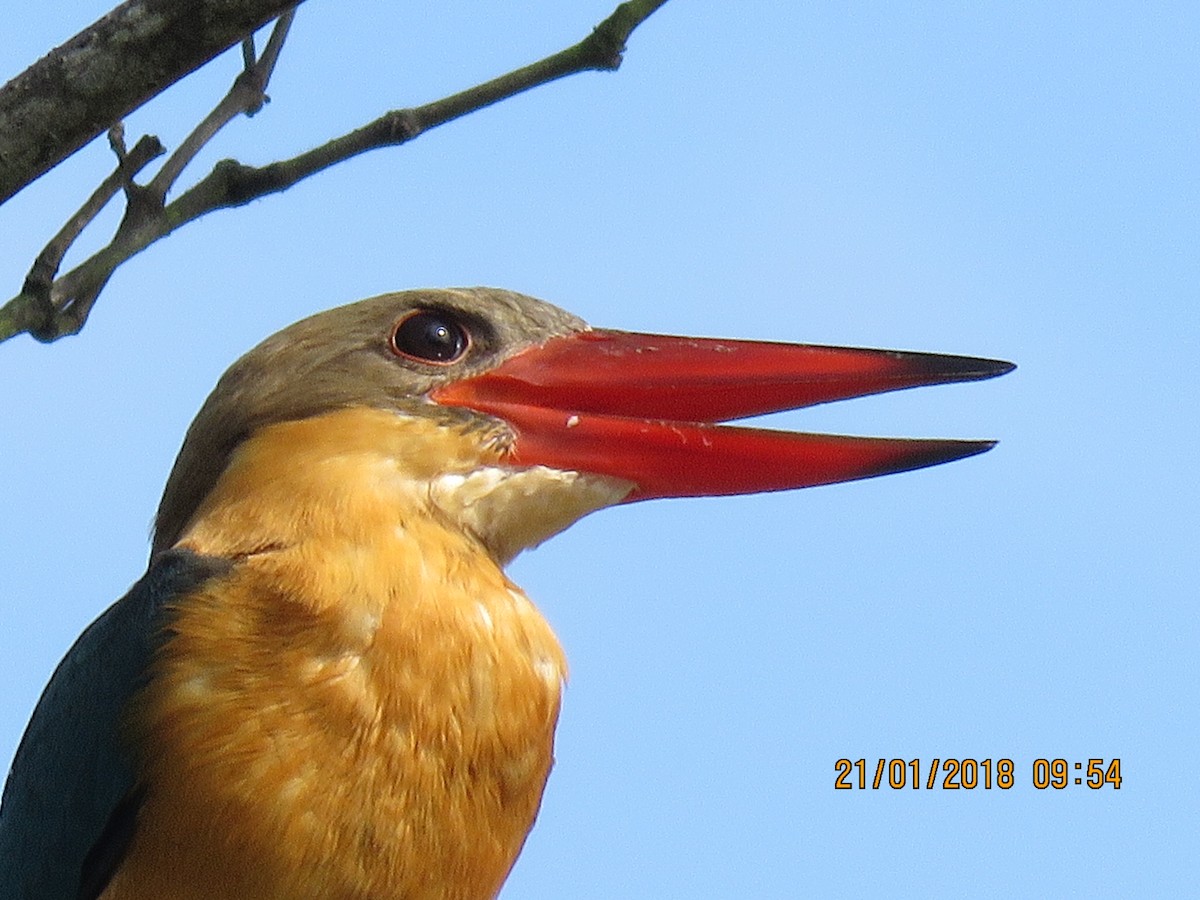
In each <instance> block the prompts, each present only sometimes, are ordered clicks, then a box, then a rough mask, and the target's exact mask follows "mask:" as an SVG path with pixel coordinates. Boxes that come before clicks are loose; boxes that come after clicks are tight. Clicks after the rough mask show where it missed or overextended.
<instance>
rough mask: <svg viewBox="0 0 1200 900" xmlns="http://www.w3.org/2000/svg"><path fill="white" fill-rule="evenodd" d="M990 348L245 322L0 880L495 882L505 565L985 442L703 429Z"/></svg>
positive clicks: (464, 298)
mask: <svg viewBox="0 0 1200 900" xmlns="http://www.w3.org/2000/svg"><path fill="white" fill-rule="evenodd" d="M1010 368H1012V366H1011V365H1010V364H1008V363H1004V362H998V361H993V360H983V359H973V358H969V357H961V356H943V355H934V354H921V353H907V352H906V353H899V352H887V351H879V350H860V349H848V348H837V347H817V346H809V345H800V344H782V343H766V342H747V341H723V340H712V339H693V338H679V337H665V336H660V335H646V334H634V333H629V332H621V331H607V330H600V329H592V328H590V327H589V326H588V325H587V324H585V323H584V322H583V321H581V320H580V319H578V318H576V317H575V316H572V315H570V314H569V313H566V312H564V311H562V310H560V309H558V308H556V307H553V306H550V305H549V304H547V303H543V302H541V301H538V300H534V299H532V298H529V297H525V296H522V295H520V294H514V293H510V292H507V291H501V290H494V289H484V288H474V289H461V290H425V291H408V292H403V293H394V294H387V295H384V296H381V297H375V298H374V299H370V300H364V301H361V302H359V303H354V304H351V305H349V306H343V307H341V308H338V309H333V310H330V311H327V312H323V313H320V314H318V315H315V316H313V317H311V318H309V319H305V320H304V321H301V322H298V323H296V324H295V325H292V326H291V327H289V328H286V329H284V330H283V331H281V332H279V333H278V334H276V335H274V336H273V337H270V338H268V339H267V340H266V341H264V342H263V343H262V344H260V345H259V346H258V347H257V348H255V349H254V350H252V351H250V353H248V354H247V355H245V356H244V357H242V358H241V359H240V360H238V361H237V362H236V363H234V365H233V366H232V368H230V369H229V371H228V372H226V374H225V375H224V376H223V377H222V378H221V380H220V381H219V383H218V384H217V387H216V389H215V390H214V391H213V393H212V395H211V396H210V397H209V398H208V400H207V402H205V404H204V406H203V408H202V409H201V410H200V413H199V415H198V416H197V417H196V420H195V422H194V423H193V424H192V426H191V428H190V429H189V431H188V433H187V437H186V439H185V440H184V442H183V447H182V449H181V450H180V453H179V457H178V459H177V460H176V462H175V466H174V469H173V470H172V472H171V475H170V477H169V479H168V481H167V485H166V490H165V492H164V494H163V498H162V502H161V505H160V506H159V509H158V514H157V517H156V520H155V528H154V538H153V547H152V553H151V559H150V565H149V569H148V571H147V572H146V574H145V575H144V576H143V577H142V579H141V580H140V581H138V582H137V583H136V584H135V585H134V586H133V587H132V588H131V589H130V591H129V593H128V594H126V595H125V596H124V597H123V598H122V599H120V600H119V601H117V603H116V604H114V605H113V606H112V607H111V608H109V609H108V611H107V612H105V613H104V614H103V615H101V616H100V618H98V619H97V620H96V621H95V622H94V623H93V624H92V625H91V626H90V627H89V628H88V629H87V630H86V631H84V633H83V635H82V636H81V637H80V638H79V639H78V641H76V643H75V645H74V646H73V647H72V648H71V650H70V651H69V652H68V653H67V655H66V658H65V659H64V660H63V661H62V663H61V664H60V665H59V667H58V669H57V671H56V672H55V673H54V676H53V678H52V679H51V681H50V684H49V686H48V687H47V688H46V690H45V692H44V693H43V695H42V698H41V700H40V702H39V703H38V705H37V708H36V710H35V711H34V714H33V718H32V720H31V721H30V724H29V727H28V729H27V730H26V732H25V736H24V738H23V740H22V742H21V745H20V748H19V749H18V751H17V755H16V759H15V760H14V762H13V766H12V771H11V773H10V775H9V777H8V781H7V784H6V785H5V788H4V795H3V806H2V807H0V895H2V896H3V897H4V898H6V900H18V898H36V900H48V898H55V900H58V898H71V900H76V898H86V900H94V898H103V900H184V898H196V900H200V898H205V900H225V898H228V900H257V898H280V900H283V898H287V900H297V898H329V900H350V898H363V900H365V898H372V900H387V898H404V900H435V898H436V900H478V898H490V897H494V896H495V895H496V894H497V893H498V892H499V890H500V887H501V885H502V883H503V882H504V879H505V877H506V875H507V874H508V871H509V869H510V868H511V867H512V865H513V862H514V861H515V860H516V857H517V854H518V853H519V852H520V850H521V845H522V843H523V842H524V840H525V836H526V834H527V833H528V831H529V829H530V827H531V826H532V824H533V821H534V818H535V816H536V814H537V810H538V806H539V803H540V801H541V796H542V790H543V787H544V786H545V783H546V778H547V776H548V774H549V772H550V766H551V762H552V755H553V742H554V728H555V723H556V721H557V718H558V711H559V700H560V694H561V688H562V683H563V679H564V677H565V673H566V663H565V660H564V656H563V651H562V649H561V648H560V647H559V645H558V642H557V641H556V640H555V637H554V634H553V633H552V632H551V630H550V627H549V625H548V624H547V623H546V621H545V620H544V619H543V618H542V616H541V615H540V614H539V613H538V611H537V609H536V608H535V607H534V606H533V604H532V603H531V602H530V601H529V600H528V599H527V598H526V596H525V595H524V594H523V593H522V592H521V590H520V589H519V588H518V587H517V586H516V585H514V584H513V583H512V582H511V581H509V580H508V578H507V577H506V576H505V574H504V566H505V565H506V564H507V563H508V562H509V561H510V560H511V559H512V558H513V557H514V556H516V555H517V554H518V553H519V552H520V551H521V550H522V549H524V548H526V547H531V546H533V545H535V544H537V543H539V542H541V541H543V540H545V539H546V538H548V537H550V536H551V535H553V534H555V533H557V532H559V531H561V530H562V529H564V528H566V527H567V526H568V525H570V524H571V523H572V522H574V521H575V520H576V519H578V518H580V517H581V516H584V515H586V514H587V513H589V512H592V511H594V510H597V509H600V508H602V507H605V506H611V505H613V504H618V503H628V502H631V501H635V500H646V499H651V498H655V497H678V496H701V495H713V494H743V493H752V492H756V491H773V490H782V489H787V488H797V487H804V486H807V485H817V484H828V483H831V482H837V481H847V480H850V479H855V478H866V477H869V476H873V475H882V474H887V473H890V472H899V471H904V470H907V469H914V468H918V467H921V466H929V465H934V464H936V463H942V462H947V461H949V460H953V459H958V458H960V457H964V456H968V455H971V454H974V453H979V452H981V451H983V450H987V449H988V448H989V447H991V446H992V444H991V442H987V441H953V440H899V439H883V438H859V437H835V436H829V435H812V434H790V433H783V432H778V431H768V430H763V429H755V428H743V427H732V426H728V425H720V424H717V423H721V422H725V421H728V420H732V419H738V418H742V417H747V416H753V415H757V414H760V413H765V412H770V411H774V410H781V409H792V408H797V407H802V406H807V405H810V404H815V403H823V402H826V401H830V400H837V399H842V398H847V397H855V396H861V395H865V394H874V393H879V392H882V391H890V390H895V389H898V388H907V387H913V386H917V385H927V384H933V383H939V382H954V381H967V380H973V379H982V378H990V377H992V376H995V375H999V374H1002V373H1004V372H1006V371H1008V370H1009V369H1010Z"/></svg>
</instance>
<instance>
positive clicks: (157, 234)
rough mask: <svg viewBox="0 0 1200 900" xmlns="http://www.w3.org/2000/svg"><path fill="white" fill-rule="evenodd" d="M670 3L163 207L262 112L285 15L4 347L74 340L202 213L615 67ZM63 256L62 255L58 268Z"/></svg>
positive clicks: (11, 310) (636, 1)
mask: <svg viewBox="0 0 1200 900" xmlns="http://www.w3.org/2000/svg"><path fill="white" fill-rule="evenodd" d="M664 3H666V0H629V2H626V3H622V4H621V5H620V6H618V7H617V9H616V10H615V11H614V12H613V13H612V15H610V16H609V17H608V18H607V19H605V20H604V21H603V22H601V23H600V24H599V25H597V26H596V28H595V29H594V30H593V31H592V33H591V34H590V35H588V36H587V37H586V38H584V39H583V40H582V41H580V42H579V43H578V44H575V45H574V46H572V47H568V48H567V49H566V50H562V51H560V52H558V53H555V54H553V55H551V56H548V57H546V58H545V59H543V60H540V61H539V62H536V63H533V64H532V65H529V66H525V67H523V68H520V69H517V70H515V71H513V72H509V73H508V74H507V75H502V76H500V77H499V78H495V79H493V80H491V81H488V82H485V83H483V84H480V85H477V86H475V87H473V88H470V89H468V90H465V91H462V92H461V93H458V94H454V95H452V96H450V97H446V98H444V99H441V100H437V101H434V102H433V103H429V104H426V105H424V106H418V107H413V108H410V109H400V110H393V111H391V112H388V113H385V114H384V115H383V116H380V117H379V118H378V119H376V120H375V121H374V122H371V123H369V124H367V125H365V126H363V127H362V128H358V129H356V130H354V131H352V132H350V133H348V134H345V135H342V136H341V137H337V138H334V139H333V140H331V141H329V142H328V143H326V144H323V145H321V146H320V147H317V148H315V149H313V150H310V151H308V152H306V153H302V154H300V155H299V156H296V157H293V158H292V159H288V160H282V161H279V162H275V163H271V164H269V165H266V166H262V167H253V166H247V165H243V164H242V163H239V162H237V161H236V160H223V161H221V162H219V163H218V164H217V165H216V166H214V168H213V170H212V171H211V172H210V173H209V174H208V175H207V176H205V177H204V178H203V179H202V180H201V181H200V182H199V183H197V184H196V185H195V186H193V187H192V188H191V189H190V190H188V191H186V192H185V193H184V194H183V195H182V196H180V197H179V198H178V199H177V200H174V201H173V202H171V203H170V204H167V205H165V206H164V200H165V196H166V194H167V192H168V191H169V190H170V188H171V186H172V185H173V184H174V183H175V181H176V180H177V179H178V177H179V175H180V173H181V172H182V171H183V169H184V168H185V167H186V165H187V164H188V163H189V162H190V161H191V160H192V158H194V156H195V154H196V153H197V152H198V151H199V149H200V148H201V147H202V146H203V145H204V144H205V143H206V142H207V141H208V140H209V139H211V138H212V136H213V135H214V134H216V132H217V130H219V129H220V128H221V127H222V126H223V125H224V124H225V123H227V122H228V121H230V119H232V118H233V117H234V116H235V115H237V114H238V113H239V112H246V113H247V114H253V113H254V112H255V111H257V109H258V108H259V107H260V106H261V105H262V102H263V100H264V99H265V94H264V89H265V87H266V83H267V80H268V79H269V77H270V73H271V70H272V69H273V67H274V64H275V60H276V58H277V57H278V53H279V48H280V46H281V45H282V42H283V37H284V36H285V35H286V33H287V27H288V24H290V14H289V15H288V16H286V17H284V18H281V20H280V21H279V23H277V25H276V28H275V30H274V32H273V33H272V36H271V39H270V41H269V42H268V45H267V48H266V50H264V53H263V56H262V58H261V59H258V60H255V59H254V55H253V49H252V47H249V48H248V49H247V68H246V71H245V72H243V73H242V75H240V76H239V77H238V79H237V81H235V83H234V85H233V87H232V88H231V89H230V92H229V94H228V95H226V97H225V98H224V99H223V100H222V101H221V103H220V104H218V106H217V107H216V109H214V110H213V112H212V113H210V114H209V115H208V116H207V117H206V118H205V120H204V121H203V122H202V123H201V124H200V125H199V126H197V128H196V129H195V130H194V131H193V133H192V134H191V135H189V137H188V138H187V139H186V140H185V141H184V143H183V145H182V146H181V147H180V148H179V149H178V150H177V151H176V152H175V153H174V154H173V155H172V156H171V157H170V158H169V159H168V160H167V162H166V163H165V164H164V166H163V168H162V169H161V170H160V171H159V172H158V174H157V175H155V176H154V178H153V179H152V180H151V181H150V183H149V184H148V185H146V186H144V187H143V186H139V185H136V184H132V183H129V184H128V186H127V189H126V196H127V198H128V205H127V208H126V213H125V217H124V219H123V220H122V222H121V225H120V227H119V228H118V230H117V233H116V235H115V236H114V237H113V240H112V241H111V243H110V244H109V245H108V246H107V247H105V248H104V249H103V250H100V251H99V252H98V253H96V254H95V255H93V256H92V257H90V258H89V259H87V260H86V261H84V262H83V263H81V264H80V265H78V266H77V267H76V268H74V269H72V270H71V271H70V272H68V273H67V274H65V275H63V276H61V277H59V278H57V280H54V281H53V282H52V283H48V282H47V280H46V278H45V271H44V268H43V270H40V271H41V277H40V278H39V279H34V278H33V277H32V275H33V273H31V277H30V278H29V279H27V280H26V284H25V287H24V288H23V289H22V291H21V293H20V294H18V295H17V296H16V297H14V298H13V299H11V300H10V301H9V302H8V303H6V304H5V305H4V306H3V307H0V341H4V340H7V339H8V338H10V337H13V336H15V335H17V334H21V333H28V334H31V335H32V336H33V337H35V338H37V339H38V340H41V341H53V340H56V339H58V338H60V337H63V336H65V335H68V334H75V333H77V332H78V331H79V329H80V328H82V327H83V324H84V322H85V321H86V319H87V316H88V313H89V312H90V311H91V308H92V305H93V304H94V303H95V300H96V297H97V296H98V295H99V293H100V291H101V289H102V288H103V287H104V285H105V284H106V283H107V282H108V279H109V278H110V277H111V276H112V273H113V271H114V270H115V269H116V268H117V266H119V265H120V264H121V263H123V262H124V261H125V260H127V259H129V258H130V257H132V256H133V255H135V254H137V253H139V252H140V251H141V250H143V249H145V248H146V247H147V246H149V245H150V244H152V243H154V242H155V241H157V240H159V239H160V238H163V237H165V236H166V235H168V234H170V233H171V232H173V231H174V230H175V229H176V228H179V227H180V226H181V225H184V224H186V223H187V222H190V221H193V220H195V219H197V218H199V217H200V216H203V215H205V214H206V213H209V212H212V211H213V210H216V209H222V208H228V207H234V206H240V205H243V204H245V203H248V202H249V201H250V200H253V199H255V198H258V197H262V196H265V195H267V194H271V193H275V192H278V191H282V190H285V189H286V188H288V187H291V186H292V185H293V184H295V183H296V182H298V181H300V180H302V179H304V178H307V177H308V176H310V175H313V174H315V173H317V172H319V171H321V170H323V169H325V168H328V167H329V166H332V165H334V164H336V163H339V162H342V161H344V160H347V159H349V158H351V157H353V156H357V155H358V154H360V153H364V152H366V151H367V150H372V149H376V148H379V147H386V146H392V145H397V144H403V143H405V142H407V141H410V140H412V139H413V138H415V137H417V136H418V135H420V134H423V133H424V132H426V131H428V130H430V129H431V128H435V127H437V126H438V125H442V124H445V123H446V122H449V121H452V120H453V119H457V118H459V117H461V116H464V115H467V114H468V113H471V112H474V111H476V110H478V109H482V108H484V107H485V106H490V105H491V104H493V103H496V102H498V101H500V100H504V99H507V98H508V97H512V96H514V95H516V94H519V93H521V92H523V91H526V90H529V89H531V88H534V87H537V86H539V85H543V84H546V83H548V82H551V81H554V80H557V79H559V78H563V77H565V76H567V75H573V74H575V73H578V72H585V71H590V70H608V71H611V70H615V69H617V68H618V67H619V66H620V64H621V59H622V53H623V52H624V49H625V42H626V41H627V40H628V38H629V36H630V34H632V32H633V30H634V29H635V28H637V26H638V25H640V24H641V23H642V22H643V21H645V19H646V18H648V17H649V16H650V15H651V14H652V13H653V12H654V11H655V10H657V9H658V8H659V7H660V6H662V5H663V4H664ZM130 155H131V156H132V154H130ZM93 215H94V213H93ZM76 233H77V232H76ZM73 239H74V238H73V237H72V240H73ZM56 240H57V238H56ZM48 249H49V248H48ZM63 252H65V247H63ZM43 255H45V252H44V253H43ZM61 258H62V253H61V252H58V254H57V259H56V260H55V266H56V268H57V261H60V260H61ZM39 259H40V258H39ZM35 268H36V267H35ZM55 270H56V269H55Z"/></svg>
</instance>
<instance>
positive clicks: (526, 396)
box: [430, 330, 1014, 502]
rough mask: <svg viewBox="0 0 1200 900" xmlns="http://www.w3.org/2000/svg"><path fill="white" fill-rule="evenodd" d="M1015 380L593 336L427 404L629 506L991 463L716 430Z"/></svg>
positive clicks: (968, 361) (987, 372)
mask: <svg viewBox="0 0 1200 900" xmlns="http://www.w3.org/2000/svg"><path fill="white" fill-rule="evenodd" d="M1013 368H1014V367H1013V365H1012V363H1007V362H1000V361H998V360H988V359H973V358H971V357H966V356H942V355H938V354H932V353H906V352H894V351H888V350H861V349H854V348H847V347H818V346H812V345H806V344H777V343H766V342H756V341H723V340H713V339H707V338H682V337H669V336H666V335H652V334H634V333H631V332H624V331H604V330H594V331H583V332H579V333H576V334H572V335H569V336H567V337H559V338H554V339H552V340H550V341H548V342H547V343H545V344H543V345H541V346H539V347H531V348H529V349H528V350H525V351H523V352H521V353H519V354H517V355H516V356H514V357H512V358H510V359H508V360H506V361H505V362H503V363H501V364H500V365H499V366H497V367H496V368H495V369H492V370H491V371H488V372H484V373H483V374H481V375H476V376H473V377H470V378H465V379H462V380H461V381H456V382H453V383H451V384H448V385H445V386H443V387H439V388H437V389H435V390H434V391H433V392H432V393H431V395H430V396H431V398H432V399H433V400H434V401H435V402H437V403H440V404H443V405H448V406H465V407H468V408H470V409H473V410H476V411H478V412H481V413H487V414H489V415H494V416H497V417H499V418H501V419H504V420H505V421H506V422H508V423H509V425H510V426H511V427H512V428H513V430H514V431H515V432H516V445H515V448H514V451H513V460H512V461H513V462H514V463H516V464H519V465H544V466H550V467H552V468H556V469H568V470H575V471H583V472H593V473H597V474H603V475H611V476H615V477H617V478H623V479H625V480H627V481H631V482H633V483H634V484H635V485H636V487H635V488H634V490H633V491H632V492H631V493H630V494H629V496H628V497H626V498H625V499H626V502H629V501H632V500H647V499H651V498H654V497H696V496H706V495H714V494H749V493H755V492H758V491H778V490H786V489H789V488H799V487H809V486H811V485H818V484H831V483H833V482H838V481H851V480H854V479H856V478H869V477H871V476H874V475H886V474H889V473H892V472H903V471H906V470H908V469H919V468H921V467H923V466H932V465H936V464H938V463H943V462H949V461H951V460H955V459H960V458H962V457H964V456H971V455H973V454H975V453H982V452H983V451H984V450H988V449H990V448H991V447H992V446H993V445H994V444H995V442H994V441H957V440H938V439H929V440H908V439H898V438H865V437H842V436H837V435H825V434H792V433H787V432H780V431H768V430H765V429H760V428H734V427H730V426H722V425H718V424H716V423H718V422H724V421H728V420H730V419H739V418H743V417H745V416H754V415H759V414H761V413H767V412H778V411H781V410H785V409H797V408H799V407H803V406H812V405H813V404H817V403H825V402H828V401H830V400H843V399H847V398H849V397H861V396H864V395H866V394H878V393H882V392H884V391H894V390H899V389H901V388H908V387H917V386H920V385H926V384H940V383H943V382H954V381H975V380H979V379H983V378H992V377H994V376H996V375H1003V374H1004V373H1005V372H1008V371H1010V370H1012V369H1013Z"/></svg>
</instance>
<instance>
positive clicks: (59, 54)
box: [0, 0, 298, 204]
mask: <svg viewBox="0 0 1200 900" xmlns="http://www.w3.org/2000/svg"><path fill="white" fill-rule="evenodd" d="M297 2H298V0H188V2H186V3H181V2H179V0H128V2H126V3H123V4H121V5H120V6H118V7H117V8H116V9H114V10H113V11H112V12H110V13H109V14H108V15H107V16H105V17H104V18H103V19H101V20H100V21H98V22H96V23H95V24H94V25H92V26H91V27H89V28H86V29H85V30H83V31H81V32H80V33H79V34H77V35H75V37H73V38H71V39H70V40H69V41H67V42H66V43H65V44H63V45H62V46H61V47H58V48H56V49H55V50H52V51H51V52H50V53H49V54H47V55H46V56H45V57H43V58H42V59H41V60H39V61H38V62H36V63H34V65H32V66H30V67H29V68H28V69H26V70H25V71H24V72H22V73H21V74H20V75H18V76H17V77H16V78H14V79H13V80H12V81H10V82H8V84H6V85H4V87H2V88H0V204H2V203H4V202H5V201H6V200H8V199H9V198H10V197H12V196H13V195H14V194H16V193H17V192H18V191H19V190H21V188H23V187H25V186H26V185H27V184H29V183H31V182H33V181H36V180H37V179H38V178H39V177H41V176H42V175H43V174H45V173H46V172H47V171H48V170H49V169H51V168H53V167H54V166H55V165H57V164H58V163H60V162H62V160H64V159H66V158H67V157H68V156H70V155H71V154H72V153H74V152H75V151H76V150H78V149H79V148H80V147H82V146H83V145H84V144H86V143H88V141H90V140H92V138H94V137H96V136H97V135H99V134H102V133H103V132H104V131H105V130H107V129H108V128H109V126H111V125H112V124H113V123H114V122H118V121H120V120H121V119H122V118H124V117H125V116H126V115H127V114H128V113H130V112H131V111H132V110H134V109H136V108H137V107H139V106H141V105H142V104H143V103H145V102H146V101H147V100H149V99H150V98H151V97H153V96H155V95H156V94H158V93H160V92H161V91H162V90H164V89H165V88H167V87H169V86H170V85H171V84H174V83H175V82H176V81H178V80H179V79H180V78H182V77H183V76H185V75H187V74H188V73H189V72H191V71H193V70H194V69H197V68H199V67H200V66H202V65H203V64H204V63H206V62H208V61H209V60H210V59H212V58H213V57H214V56H216V55H218V54H219V53H221V52H223V51H224V50H226V49H228V48H229V47H232V46H233V45H234V44H236V43H237V42H238V41H240V40H242V38H244V37H245V36H246V35H247V34H250V33H252V32H253V31H255V30H256V29H257V28H259V27H260V26H261V25H263V24H265V23H266V22H269V21H270V20H271V19H273V18H276V17H277V16H279V15H280V14H281V13H282V12H283V11H284V10H286V9H288V8H289V7H292V6H295V5H296V4H297Z"/></svg>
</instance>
